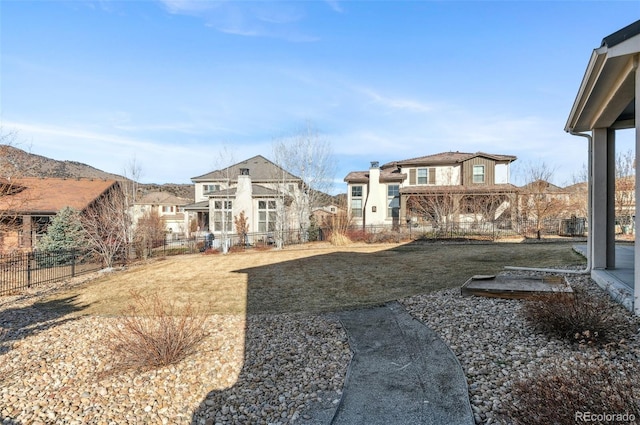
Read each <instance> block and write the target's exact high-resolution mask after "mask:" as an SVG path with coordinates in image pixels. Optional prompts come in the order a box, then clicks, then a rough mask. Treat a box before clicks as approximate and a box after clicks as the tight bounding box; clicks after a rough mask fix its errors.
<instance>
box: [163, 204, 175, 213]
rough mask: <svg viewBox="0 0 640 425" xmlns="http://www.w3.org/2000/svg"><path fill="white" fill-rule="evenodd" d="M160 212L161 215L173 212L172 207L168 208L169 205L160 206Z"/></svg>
mask: <svg viewBox="0 0 640 425" xmlns="http://www.w3.org/2000/svg"><path fill="white" fill-rule="evenodd" d="M162 212H163V213H172V212H173V207H172V206H169V205H163V206H162Z"/></svg>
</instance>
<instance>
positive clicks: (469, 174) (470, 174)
mask: <svg viewBox="0 0 640 425" xmlns="http://www.w3.org/2000/svg"><path fill="white" fill-rule="evenodd" d="M478 167H480V168H482V170H483V176H482V181H480V179H479V178H478V176H479V174H478V173H477V172H476V169H477V168H478ZM494 169H495V161H493V160H491V159H488V158H483V157H475V158H471V159H470V160H468V161H465V162H463V164H462V176H463V177H462V184H463V185H464V186H474V185H479V184H482V185H491V184H494V182H495V171H494Z"/></svg>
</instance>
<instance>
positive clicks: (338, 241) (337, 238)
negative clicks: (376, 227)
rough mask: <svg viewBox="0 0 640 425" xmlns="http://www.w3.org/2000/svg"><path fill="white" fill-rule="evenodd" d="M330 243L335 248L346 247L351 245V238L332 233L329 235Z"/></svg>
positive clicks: (339, 233)
mask: <svg viewBox="0 0 640 425" xmlns="http://www.w3.org/2000/svg"><path fill="white" fill-rule="evenodd" d="M329 241H330V242H331V245H335V246H345V245H349V244H350V243H351V239H350V238H349V236H347V235H345V234H344V233H342V232H331V234H330V235H329Z"/></svg>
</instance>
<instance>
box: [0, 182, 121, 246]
mask: <svg viewBox="0 0 640 425" xmlns="http://www.w3.org/2000/svg"><path fill="white" fill-rule="evenodd" d="M121 190H122V189H121V187H120V185H119V184H118V182H117V181H115V180H99V179H82V178H79V179H58V178H21V179H12V180H4V181H3V182H2V184H0V221H2V223H0V225H1V226H2V227H0V233H1V234H2V237H1V240H0V250H2V251H10V250H15V249H32V248H34V247H35V246H36V243H37V241H38V239H39V238H40V236H42V235H43V234H45V233H46V231H47V226H48V225H49V223H50V222H51V220H52V219H53V217H54V216H55V215H56V214H57V213H58V211H60V210H61V209H63V208H65V207H71V208H74V209H76V210H78V211H83V210H85V209H87V208H88V207H89V206H91V205H92V204H94V203H97V202H100V200H101V198H103V197H104V196H105V195H106V194H107V193H108V192H111V191H120V192H121Z"/></svg>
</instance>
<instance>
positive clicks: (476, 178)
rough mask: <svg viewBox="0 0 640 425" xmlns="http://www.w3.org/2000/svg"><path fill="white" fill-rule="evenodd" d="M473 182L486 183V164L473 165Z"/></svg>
mask: <svg viewBox="0 0 640 425" xmlns="http://www.w3.org/2000/svg"><path fill="white" fill-rule="evenodd" d="M473 182H474V183H484V165H474V166H473Z"/></svg>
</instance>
